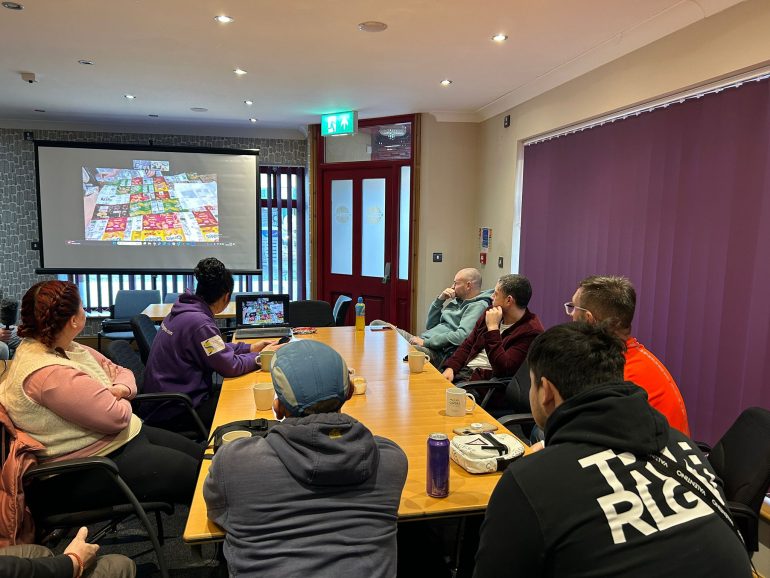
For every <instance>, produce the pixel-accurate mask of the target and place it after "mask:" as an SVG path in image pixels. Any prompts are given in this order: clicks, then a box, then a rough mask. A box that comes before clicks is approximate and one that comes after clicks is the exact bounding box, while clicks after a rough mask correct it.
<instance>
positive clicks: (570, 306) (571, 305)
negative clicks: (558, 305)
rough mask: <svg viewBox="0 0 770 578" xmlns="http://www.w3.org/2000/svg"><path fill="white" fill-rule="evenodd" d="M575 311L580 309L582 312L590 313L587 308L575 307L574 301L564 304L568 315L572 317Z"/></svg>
mask: <svg viewBox="0 0 770 578" xmlns="http://www.w3.org/2000/svg"><path fill="white" fill-rule="evenodd" d="M575 309H580V310H581V311H586V312H587V313H590V311H588V309H586V308H585V307H578V306H577V305H575V304H574V303H573V302H572V301H568V302H567V303H565V304H564V311H565V312H566V313H567V315H572V314H573V313H574V312H575Z"/></svg>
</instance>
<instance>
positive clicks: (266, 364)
mask: <svg viewBox="0 0 770 578" xmlns="http://www.w3.org/2000/svg"><path fill="white" fill-rule="evenodd" d="M274 355H275V351H274V350H272V349H263V350H262V352H261V353H260V354H259V362H260V363H261V364H262V371H270V368H271V367H272V365H273V356H274Z"/></svg>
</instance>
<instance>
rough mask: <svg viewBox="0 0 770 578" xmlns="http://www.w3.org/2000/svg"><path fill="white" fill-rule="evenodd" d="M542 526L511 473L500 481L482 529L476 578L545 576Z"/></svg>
mask: <svg viewBox="0 0 770 578" xmlns="http://www.w3.org/2000/svg"><path fill="white" fill-rule="evenodd" d="M544 558H545V552H544V543H543V534H542V531H541V529H540V522H539V520H538V518H537V515H536V514H535V511H534V510H533V509H532V506H531V505H530V503H529V500H527V497H526V496H525V495H524V493H523V492H522V491H521V488H520V487H519V485H518V484H517V483H516V480H515V478H514V477H513V475H511V472H510V470H509V471H507V472H505V474H503V476H502V477H501V478H500V481H499V482H498V484H497V486H496V487H495V490H494V492H492V497H491V498H490V500H489V505H488V506H487V514H486V517H485V518H484V523H483V524H482V525H481V531H480V536H479V551H478V552H477V553H476V569H475V571H474V572H473V577H474V578H503V577H514V576H516V577H523V576H526V577H527V578H537V577H538V576H542V575H543V561H544Z"/></svg>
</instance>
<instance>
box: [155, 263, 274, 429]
mask: <svg viewBox="0 0 770 578" xmlns="http://www.w3.org/2000/svg"><path fill="white" fill-rule="evenodd" d="M195 279H196V280H197V281H198V285H197V287H196V289H195V294H194V295H193V294H191V293H189V292H188V293H183V294H182V295H180V296H179V299H178V300H177V302H176V303H174V306H173V307H172V308H171V312H170V313H169V314H168V316H166V318H165V319H164V320H163V323H161V326H160V330H159V331H158V335H157V337H155V340H154V341H153V343H152V349H151V350H150V356H149V358H148V359H147V369H146V371H145V377H144V392H146V393H153V392H181V393H186V394H187V395H189V396H190V397H191V398H192V401H193V405H194V406H195V409H196V411H197V412H198V415H199V416H200V418H201V421H203V423H204V425H206V427H211V422H212V420H213V418H214V411H215V410H216V407H217V401H218V399H219V392H218V391H214V389H213V381H212V378H213V372H217V373H219V374H220V375H223V376H224V377H237V376H239V375H243V374H244V373H249V372H250V371H254V370H256V369H257V368H259V367H260V363H259V353H260V352H261V351H262V350H263V349H264V348H265V347H267V346H268V345H270V344H271V343H272V342H271V341H260V342H258V343H252V344H248V343H226V342H225V340H224V338H223V337H222V333H221V332H220V331H219V327H217V323H216V320H215V319H214V315H216V314H217V313H220V312H222V311H224V309H225V307H227V304H228V303H229V302H230V295H231V294H232V292H233V276H232V274H231V273H230V271H228V270H227V268H226V267H225V266H224V264H223V263H222V262H221V261H219V259H215V258H213V257H208V258H206V259H202V260H201V261H200V262H199V263H198V265H197V266H196V267H195ZM149 419H150V422H151V423H153V424H157V425H162V426H163V427H164V428H167V429H186V428H190V427H192V424H191V423H190V422H191V420H190V418H189V415H188V414H186V413H184V411H183V410H182V409H181V408H179V407H173V406H170V407H163V408H160V409H159V410H158V411H155V412H153V414H152V415H151V416H149Z"/></svg>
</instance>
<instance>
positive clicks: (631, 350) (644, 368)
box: [623, 337, 690, 436]
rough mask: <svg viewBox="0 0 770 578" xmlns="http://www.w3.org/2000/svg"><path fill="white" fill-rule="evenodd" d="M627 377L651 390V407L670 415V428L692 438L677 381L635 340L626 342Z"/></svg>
mask: <svg viewBox="0 0 770 578" xmlns="http://www.w3.org/2000/svg"><path fill="white" fill-rule="evenodd" d="M623 377H624V379H625V380H626V381H632V382H633V383H635V384H636V385H638V386H639V387H641V388H642V389H644V390H645V391H647V399H648V400H649V402H650V405H651V406H652V407H654V408H655V409H657V410H658V411H659V412H660V413H662V414H663V415H665V416H666V419H668V425H670V426H671V427H673V428H675V429H678V430H679V431H680V432H682V433H683V434H684V435H686V436H689V435H690V426H689V424H688V423H687V410H686V409H685V407H684V400H683V399H682V394H681V393H679V388H678V387H677V386H676V382H675V381H674V378H673V377H671V374H670V373H669V372H668V370H667V369H666V368H665V366H664V365H663V364H662V363H661V362H660V360H659V359H658V358H657V357H655V356H654V355H653V354H652V353H651V352H650V351H649V350H648V349H646V348H645V347H644V345H642V344H641V343H639V342H638V341H637V340H636V338H634V337H629V338H628V340H627V341H626V367H625V371H624V375H623Z"/></svg>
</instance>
